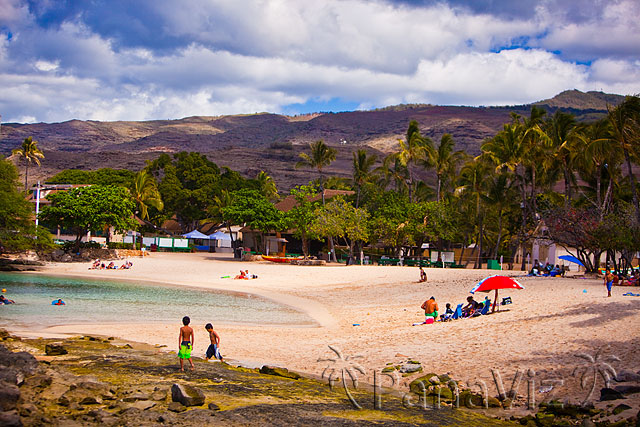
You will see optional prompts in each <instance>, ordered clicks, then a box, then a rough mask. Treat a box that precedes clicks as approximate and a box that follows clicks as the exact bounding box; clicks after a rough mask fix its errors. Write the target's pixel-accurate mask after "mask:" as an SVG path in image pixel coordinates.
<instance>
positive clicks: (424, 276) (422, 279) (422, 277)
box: [418, 267, 427, 283]
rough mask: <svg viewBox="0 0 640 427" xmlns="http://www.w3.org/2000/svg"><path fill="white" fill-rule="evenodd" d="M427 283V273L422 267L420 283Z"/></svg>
mask: <svg viewBox="0 0 640 427" xmlns="http://www.w3.org/2000/svg"><path fill="white" fill-rule="evenodd" d="M426 281H427V273H425V271H424V270H423V269H422V267H420V280H418V283H423V282H426Z"/></svg>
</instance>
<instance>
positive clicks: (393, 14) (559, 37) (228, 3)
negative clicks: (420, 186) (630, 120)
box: [0, 0, 640, 123]
mask: <svg viewBox="0 0 640 427" xmlns="http://www.w3.org/2000/svg"><path fill="white" fill-rule="evenodd" d="M638 17H640V1H638V0H527V1H524V0H440V1H435V0H433V1H432V0H315V1H308V0H254V1H250V0H247V1H245V0H0V114H1V115H2V121H3V122H19V123H32V122H60V121H66V120H71V119H81V120H102V121H112V120H150V119H177V118H182V117H188V116H195V115H200V116H215V115H224V114H242V113H256V112H272V113H280V114H289V115H296V114H306V113H312V112H318V111H334V112H338V111H351V110H367V109H372V108H378V107H384V106H389V105H396V104H410V103H430V104H439V105H514V104H523V103H530V102H535V101H538V100H542V99H546V98H550V97H552V96H554V95H556V94H558V93H559V92H562V91H563V90H567V89H578V90H581V91H590V90H597V91H604V92H607V93H617V94H622V95H627V94H636V93H640V19H638Z"/></svg>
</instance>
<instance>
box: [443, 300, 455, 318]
mask: <svg viewBox="0 0 640 427" xmlns="http://www.w3.org/2000/svg"><path fill="white" fill-rule="evenodd" d="M453 313H454V312H453V310H452V309H451V304H450V303H447V304H446V310H445V311H444V314H442V315H440V321H441V322H448V321H450V320H453Z"/></svg>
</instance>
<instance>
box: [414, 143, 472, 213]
mask: <svg viewBox="0 0 640 427" xmlns="http://www.w3.org/2000/svg"><path fill="white" fill-rule="evenodd" d="M454 146H455V142H454V140H453V137H452V136H451V134H448V133H445V134H444V135H442V138H440V145H439V146H438V149H437V150H427V159H426V160H425V161H424V162H423V164H424V165H425V166H426V167H431V168H433V169H435V172H436V178H437V186H436V200H437V201H438V202H439V201H441V200H442V198H443V190H444V188H443V187H446V185H447V184H448V182H449V181H450V180H452V179H453V177H455V174H456V170H457V168H458V165H459V164H460V163H461V162H462V161H464V159H465V153H464V151H460V150H458V151H453V147H454Z"/></svg>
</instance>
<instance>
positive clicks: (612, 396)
mask: <svg viewBox="0 0 640 427" xmlns="http://www.w3.org/2000/svg"><path fill="white" fill-rule="evenodd" d="M618 399H625V397H624V396H623V395H622V393H620V392H619V391H616V390H614V389H612V388H607V387H605V388H603V389H601V390H600V401H603V400H618Z"/></svg>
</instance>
